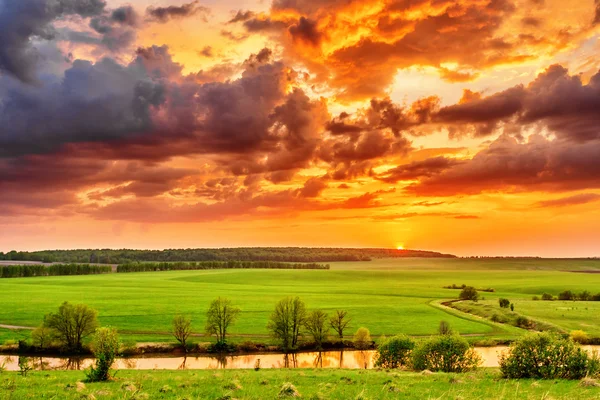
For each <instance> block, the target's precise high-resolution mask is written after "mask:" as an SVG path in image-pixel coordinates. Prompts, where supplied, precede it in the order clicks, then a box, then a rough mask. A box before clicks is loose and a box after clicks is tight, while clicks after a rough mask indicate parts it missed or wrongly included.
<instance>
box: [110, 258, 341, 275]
mask: <svg viewBox="0 0 600 400" xmlns="http://www.w3.org/2000/svg"><path fill="white" fill-rule="evenodd" d="M329 268H330V267H329V264H327V265H323V264H317V263H305V264H301V263H293V264H292V263H284V262H277V261H199V262H161V263H129V264H120V265H118V266H117V272H118V273H124V272H146V271H179V270H203V269H329Z"/></svg>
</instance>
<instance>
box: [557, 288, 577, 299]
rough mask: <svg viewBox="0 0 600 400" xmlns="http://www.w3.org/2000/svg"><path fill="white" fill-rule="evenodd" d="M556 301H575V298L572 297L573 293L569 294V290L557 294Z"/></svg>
mask: <svg viewBox="0 0 600 400" xmlns="http://www.w3.org/2000/svg"><path fill="white" fill-rule="evenodd" d="M558 299H559V300H575V296H574V295H573V292H571V291H570V290H565V291H564V292H560V293H559V294H558Z"/></svg>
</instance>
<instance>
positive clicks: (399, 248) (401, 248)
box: [396, 244, 404, 250]
mask: <svg viewBox="0 0 600 400" xmlns="http://www.w3.org/2000/svg"><path fill="white" fill-rule="evenodd" d="M396 249H397V250H404V245H403V244H400V245H398V247H396Z"/></svg>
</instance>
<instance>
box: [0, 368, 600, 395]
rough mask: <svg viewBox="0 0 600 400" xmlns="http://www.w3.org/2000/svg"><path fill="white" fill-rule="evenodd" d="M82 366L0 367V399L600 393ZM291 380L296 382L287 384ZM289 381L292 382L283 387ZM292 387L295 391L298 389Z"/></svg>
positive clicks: (539, 386)
mask: <svg viewBox="0 0 600 400" xmlns="http://www.w3.org/2000/svg"><path fill="white" fill-rule="evenodd" d="M82 379H84V374H83V372H81V371H60V372H58V371H52V372H47V371H41V372H30V373H29V375H28V376H27V377H22V376H20V375H18V374H17V373H7V372H5V373H3V374H0V399H1V400H5V399H6V400H9V399H10V400H12V399H15V400H16V399H19V400H21V399H38V398H49V399H52V398H53V399H66V400H68V399H107V400H109V399H122V400H124V399H130V400H133V399H179V400H183V399H207V400H212V399H214V400H217V399H233V398H235V399H240V400H244V399H246V400H250V399H261V400H262V399H293V398H298V397H292V396H286V395H285V394H286V393H289V394H294V393H298V394H299V395H300V396H301V398H302V399H328V400H342V399H343V400H347V399H357V400H358V399H372V400H379V399H381V400H385V399H399V398H402V399H419V400H421V399H463V400H472V399H504V400H508V399H554V400H559V399H569V400H571V399H581V400H584V399H597V398H598V397H599V396H600V388H598V387H593V386H591V387H589V386H588V387H586V386H584V385H581V383H580V382H578V381H563V380H556V381H530V380H522V381H515V380H503V379H500V378H499V373H498V372H497V371H495V370H485V371H478V372H474V373H469V374H460V375H456V374H442V373H436V374H432V375H423V374H419V373H412V372H396V371H391V372H386V371H364V370H363V371H349V370H261V371H258V372H255V371H246V370H244V371H240V370H225V371H221V370H219V371H214V370H212V371H210V370H205V371H121V372H119V373H118V375H117V377H116V379H115V380H114V381H111V382H106V383H81V380H82ZM286 383H291V384H292V385H293V387H290V386H289V385H286ZM283 388H289V390H287V391H286V390H282V389H283ZM294 389H295V391H296V392H294Z"/></svg>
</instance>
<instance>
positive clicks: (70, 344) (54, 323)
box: [44, 301, 98, 351]
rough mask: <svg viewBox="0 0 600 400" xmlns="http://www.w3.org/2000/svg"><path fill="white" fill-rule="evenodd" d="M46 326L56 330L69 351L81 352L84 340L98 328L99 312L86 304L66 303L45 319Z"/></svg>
mask: <svg viewBox="0 0 600 400" xmlns="http://www.w3.org/2000/svg"><path fill="white" fill-rule="evenodd" d="M44 326H46V327H48V328H51V329H54V330H55V331H56V332H57V335H58V338H59V339H60V340H61V342H62V343H63V345H65V346H66V347H67V348H68V349H69V350H77V351H80V350H81V349H82V348H83V339H84V338H86V337H87V336H89V335H90V334H92V333H94V331H95V330H96V328H97V327H98V312H97V311H96V310H93V309H91V308H89V307H88V306H86V305H85V304H71V303H69V302H66V301H65V302H64V303H63V304H62V305H61V306H60V307H59V308H58V312H57V313H51V314H48V315H46V317H45V318H44Z"/></svg>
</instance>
